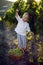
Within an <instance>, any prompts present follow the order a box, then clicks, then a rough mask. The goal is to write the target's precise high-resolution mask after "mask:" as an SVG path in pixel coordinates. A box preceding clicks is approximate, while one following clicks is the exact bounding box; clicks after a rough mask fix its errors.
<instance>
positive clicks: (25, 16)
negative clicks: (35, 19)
mask: <svg viewBox="0 0 43 65" xmlns="http://www.w3.org/2000/svg"><path fill="white" fill-rule="evenodd" d="M28 18H29V16H28V15H27V14H24V15H23V17H22V20H23V21H24V22H27V21H28Z"/></svg>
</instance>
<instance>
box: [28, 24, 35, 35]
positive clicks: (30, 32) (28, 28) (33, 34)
mask: <svg viewBox="0 0 43 65" xmlns="http://www.w3.org/2000/svg"><path fill="white" fill-rule="evenodd" d="M27 32H30V34H31V35H34V33H33V32H32V31H31V30H30V27H29V24H27Z"/></svg>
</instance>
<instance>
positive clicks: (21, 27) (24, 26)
mask: <svg viewBox="0 0 43 65" xmlns="http://www.w3.org/2000/svg"><path fill="white" fill-rule="evenodd" d="M16 19H17V21H18V24H17V27H16V28H15V31H16V33H18V34H20V35H26V31H28V32H30V27H29V24H28V23H27V22H24V21H23V20H22V19H21V18H20V17H19V16H16Z"/></svg>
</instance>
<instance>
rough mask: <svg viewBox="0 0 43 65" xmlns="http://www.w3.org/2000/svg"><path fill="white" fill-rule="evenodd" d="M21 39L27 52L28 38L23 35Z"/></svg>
mask: <svg viewBox="0 0 43 65" xmlns="http://www.w3.org/2000/svg"><path fill="white" fill-rule="evenodd" d="M21 39H22V42H23V48H24V50H25V49H26V36H22V35H21Z"/></svg>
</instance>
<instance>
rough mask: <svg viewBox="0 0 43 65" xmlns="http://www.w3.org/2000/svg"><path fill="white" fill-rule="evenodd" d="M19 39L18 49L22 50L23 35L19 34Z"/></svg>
mask: <svg viewBox="0 0 43 65" xmlns="http://www.w3.org/2000/svg"><path fill="white" fill-rule="evenodd" d="M17 39H18V48H19V49H22V40H21V35H19V34H17Z"/></svg>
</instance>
